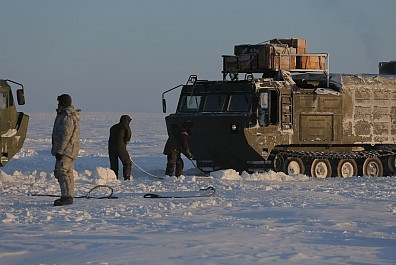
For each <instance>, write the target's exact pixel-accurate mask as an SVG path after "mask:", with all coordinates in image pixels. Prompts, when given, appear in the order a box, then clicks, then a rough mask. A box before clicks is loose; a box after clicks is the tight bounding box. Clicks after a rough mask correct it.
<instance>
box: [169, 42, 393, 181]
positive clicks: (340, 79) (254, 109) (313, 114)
mask: <svg viewBox="0 0 396 265" xmlns="http://www.w3.org/2000/svg"><path fill="white" fill-rule="evenodd" d="M299 45H300V46H299ZM285 50H286V51H285ZM328 60H329V55H328V54H325V53H321V54H308V53H306V41H305V40H304V39H274V40H271V41H270V43H268V44H260V45H237V46H235V55H232V56H223V80H221V81H207V80H198V78H197V76H190V78H189V80H188V82H187V83H186V84H185V85H179V86H177V87H174V88H172V89H169V90H167V91H165V92H164V93H163V95H162V98H163V108H164V112H166V102H165V97H164V96H165V94H166V93H168V92H170V91H172V90H174V89H177V88H179V87H181V93H180V97H179V103H178V106H177V109H176V112H175V113H174V114H170V115H169V116H167V117H166V118H165V120H166V125H167V129H168V133H169V129H170V128H171V126H172V125H173V124H180V123H182V122H183V121H184V120H185V119H191V120H192V121H193V123H194V126H193V128H192V135H191V137H190V146H191V152H192V154H193V156H194V159H196V161H197V166H198V167H199V168H200V169H201V170H203V171H207V172H209V171H214V170H219V169H227V168H233V169H235V170H238V171H242V170H246V171H248V172H257V171H263V170H269V169H271V170H274V171H277V172H280V171H282V172H285V173H286V174H288V175H294V174H306V175H310V176H313V177H319V178H326V177H330V176H342V177H351V176H362V175H367V176H373V177H374V176H378V177H380V176H391V175H395V174H396V78H395V76H394V75H386V76H381V75H350V74H331V73H330V72H329V71H328V65H329V63H328ZM240 73H245V78H244V79H242V80H240V79H239V78H238V75H239V74H240ZM258 73H259V74H260V75H261V77H258V78H257V77H255V76H254V75H255V74H258Z"/></svg>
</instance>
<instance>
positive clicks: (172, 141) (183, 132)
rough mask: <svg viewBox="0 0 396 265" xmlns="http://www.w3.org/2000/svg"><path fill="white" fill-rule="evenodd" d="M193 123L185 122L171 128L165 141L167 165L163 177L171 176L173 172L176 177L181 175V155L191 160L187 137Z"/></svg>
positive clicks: (182, 164) (182, 165)
mask: <svg viewBox="0 0 396 265" xmlns="http://www.w3.org/2000/svg"><path fill="white" fill-rule="evenodd" d="M192 126H193V123H192V121H191V120H185V121H184V122H183V124H181V125H176V126H172V127H171V132H170V133H169V138H168V140H167V141H166V144H165V148H164V154H165V155H167V160H168V162H167V165H166V171H165V175H168V176H172V175H173V171H174V170H175V167H176V171H175V175H176V177H179V176H181V175H183V167H184V163H183V159H182V158H181V153H183V154H184V155H185V156H186V157H187V158H188V159H193V156H192V154H191V152H190V148H189V146H188V137H189V136H190V135H191V128H192Z"/></svg>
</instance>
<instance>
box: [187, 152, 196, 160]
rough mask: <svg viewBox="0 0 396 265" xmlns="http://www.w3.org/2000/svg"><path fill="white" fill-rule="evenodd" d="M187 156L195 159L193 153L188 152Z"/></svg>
mask: <svg viewBox="0 0 396 265" xmlns="http://www.w3.org/2000/svg"><path fill="white" fill-rule="evenodd" d="M186 156H187V158H188V159H190V160H193V159H194V157H193V155H192V154H191V153H190V152H188V153H186Z"/></svg>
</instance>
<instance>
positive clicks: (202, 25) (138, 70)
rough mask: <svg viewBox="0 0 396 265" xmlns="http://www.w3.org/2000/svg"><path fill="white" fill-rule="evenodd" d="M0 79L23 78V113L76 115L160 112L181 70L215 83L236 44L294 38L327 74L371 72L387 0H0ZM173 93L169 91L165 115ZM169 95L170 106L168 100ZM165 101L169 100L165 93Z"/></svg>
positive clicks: (390, 54)
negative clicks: (76, 111) (323, 63)
mask: <svg viewBox="0 0 396 265" xmlns="http://www.w3.org/2000/svg"><path fill="white" fill-rule="evenodd" d="M0 6H1V11H2V12H1V15H0V35H1V41H0V78H3V79H13V80H15V81H18V82H20V83H23V84H24V86H25V89H26V100H27V105H26V106H25V107H23V108H22V110H23V111H25V112H51V111H54V110H55V108H56V97H57V96H58V95H59V94H62V93H69V94H71V95H72V97H73V100H74V104H75V106H76V107H78V108H81V109H82V110H83V111H119V112H160V111H161V93H162V92H163V91H165V90H167V89H169V88H171V87H174V86H176V85H178V84H181V83H185V81H186V80H187V78H188V76H189V75H190V74H197V75H198V77H199V78H200V79H221V67H222V61H221V60H222V59H221V55H222V54H232V53H233V47H234V45H236V44H242V43H252V44H255V43H259V42H262V41H265V40H269V39H272V38H292V37H296V38H298V37H303V38H306V39H307V40H308V51H309V52H328V53H330V70H331V71H332V72H338V73H339V72H345V73H377V72H378V62H380V61H390V60H395V59H396V54H395V53H396V52H395V46H396V34H395V28H396V19H395V18H394V13H395V11H396V1H394V0H378V1H371V0H345V1H341V0H322V1H321V0H300V1H295V0H280V1H262V0H251V1H250V0H248V1H236V0H218V1H213V0H200V1H183V0H169V1H160V0H151V1H126V0H125V1H121V0H112V1H104V0H85V1H78V0H71V1H60V0H37V1H30V0H19V1H13V0H0ZM177 96H178V93H177V92H174V93H173V94H170V95H168V98H169V97H170V99H171V100H170V101H168V106H169V108H168V110H169V111H173V110H174V107H171V106H172V104H175V103H174V102H175V101H176V98H177ZM172 98H174V99H173V102H172ZM168 100H169V99H168Z"/></svg>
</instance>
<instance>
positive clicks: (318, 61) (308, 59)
mask: <svg viewBox="0 0 396 265" xmlns="http://www.w3.org/2000/svg"><path fill="white" fill-rule="evenodd" d="M307 55H308V54H307ZM296 62H297V68H298V69H312V70H325V69H326V56H324V55H310V56H297V59H296Z"/></svg>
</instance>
